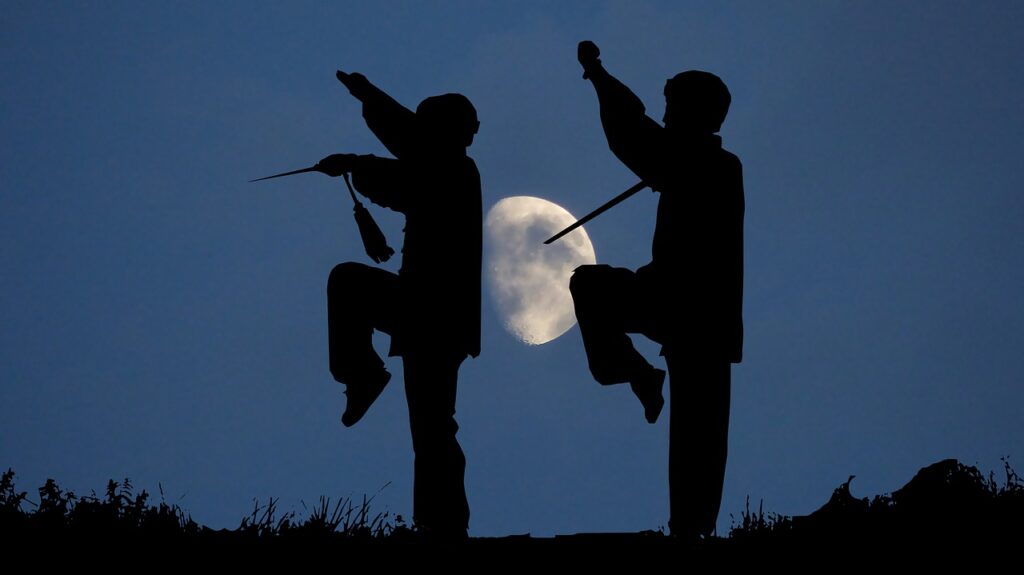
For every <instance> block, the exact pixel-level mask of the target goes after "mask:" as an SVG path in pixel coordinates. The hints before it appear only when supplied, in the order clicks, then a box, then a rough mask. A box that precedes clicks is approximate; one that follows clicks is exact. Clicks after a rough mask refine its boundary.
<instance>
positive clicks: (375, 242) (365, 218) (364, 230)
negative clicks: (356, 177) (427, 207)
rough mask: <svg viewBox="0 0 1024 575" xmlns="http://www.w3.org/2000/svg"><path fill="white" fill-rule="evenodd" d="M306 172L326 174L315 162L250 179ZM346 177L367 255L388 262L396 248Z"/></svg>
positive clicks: (346, 176)
mask: <svg viewBox="0 0 1024 575" xmlns="http://www.w3.org/2000/svg"><path fill="white" fill-rule="evenodd" d="M306 172H321V173H324V174H326V173H327V172H325V171H324V170H323V169H322V168H320V164H319V163H317V164H314V165H312V166H310V167H308V168H302V169H300V170H292V171H290V172H284V173H283V174H274V175H273V176H266V177H263V178H256V179H255V180H249V182H250V183H252V182H259V181H260V180H269V179H272V178H282V177H284V176H293V175H295V174H304V173H306ZM341 175H342V176H344V177H345V186H347V187H348V193H349V195H351V196H352V202H353V203H354V204H355V205H354V206H353V214H352V215H353V216H355V218H356V227H357V228H359V236H360V237H361V238H362V240H363V249H365V250H366V255H368V256H370V259H371V260H373V261H374V262H376V263H378V264H379V263H381V262H386V261H388V260H389V259H391V256H393V255H394V254H395V250H393V249H391V247H390V246H388V242H387V239H386V238H385V237H384V233H383V232H381V231H380V226H378V225H377V222H375V221H374V219H373V216H372V215H370V212H369V210H367V209H366V206H364V205H363V203H362V202H360V201H359V198H357V197H356V191H355V190H354V189H353V188H352V182H350V181H349V178H348V172H343V173H342V174H341Z"/></svg>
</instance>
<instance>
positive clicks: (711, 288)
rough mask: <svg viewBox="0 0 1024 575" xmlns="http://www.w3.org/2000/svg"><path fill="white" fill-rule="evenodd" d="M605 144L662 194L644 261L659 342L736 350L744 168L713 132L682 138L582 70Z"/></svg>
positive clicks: (611, 83) (733, 358)
mask: <svg viewBox="0 0 1024 575" xmlns="http://www.w3.org/2000/svg"><path fill="white" fill-rule="evenodd" d="M589 77H590V79H591V80H592V81H593V84H594V88H595V89H596V90H597V95H598V100H599V102H600V107H601V123H602V125H603V127H604V131H605V135H606V136H607V138H608V146H609V147H610V148H611V150H612V152H613V153H614V154H615V155H616V156H617V157H618V158H619V159H620V160H621V161H622V162H623V163H624V164H625V165H626V166H627V167H628V168H629V169H630V170H632V171H633V172H634V173H635V174H636V175H638V176H639V177H640V178H641V179H642V180H644V181H645V182H646V183H648V184H649V185H650V186H651V188H653V189H654V190H655V191H657V192H660V193H661V198H660V200H659V202H658V216H657V223H656V225H655V230H654V241H653V244H652V250H651V251H652V254H651V255H652V261H651V263H650V264H649V265H647V266H644V267H643V268H640V270H638V272H637V273H638V274H640V275H641V276H646V277H647V278H648V279H650V280H651V282H649V283H650V284H652V285H653V286H654V287H653V289H654V290H655V291H656V293H655V294H652V295H654V296H655V297H656V298H657V301H658V303H659V306H660V307H661V308H662V309H663V310H664V313H663V314H659V315H660V316H661V319H662V322H661V323H663V326H662V328H661V329H660V330H659V331H661V332H662V333H664V334H666V335H665V341H664V342H662V343H663V344H664V345H665V350H672V349H680V350H691V351H693V352H694V353H700V354H710V355H711V356H713V357H720V358H722V359H726V360H728V361H730V362H732V363H739V362H740V361H741V360H742V356H743V215H744V198H743V169H742V165H741V164H740V161H739V159H738V158H737V157H736V156H735V155H733V154H731V153H730V152H728V151H726V150H724V149H722V140H721V138H720V137H719V136H717V135H712V134H707V135H702V136H690V137H681V136H675V135H674V134H673V133H672V132H671V131H670V130H667V129H666V128H664V127H662V126H661V125H660V124H658V123H657V122H655V121H654V120H653V119H651V118H650V117H648V116H647V115H646V113H645V109H644V105H643V103H642V102H641V101H640V99H639V98H637V96H636V95H635V94H633V92H632V91H630V89H629V88H627V87H626V86H625V85H623V84H622V83H621V82H619V81H618V80H617V79H616V78H614V77H613V76H611V75H610V74H609V73H608V72H607V71H606V70H604V68H603V67H600V66H598V67H596V69H594V70H593V71H591V72H590V74H589Z"/></svg>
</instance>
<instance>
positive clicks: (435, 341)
mask: <svg viewBox="0 0 1024 575" xmlns="http://www.w3.org/2000/svg"><path fill="white" fill-rule="evenodd" d="M358 97H359V98H360V100H362V102H363V117H364V118H365V119H366V123H367V126H369V127H370V130H371V131H373V133H374V134H375V135H376V136H377V137H378V138H379V139H380V141H381V142H382V143H383V144H384V146H385V147H386V148H387V149H388V151H390V152H391V153H392V154H394V155H395V158H397V159H391V158H380V157H376V156H372V155H370V156H360V157H359V158H358V160H357V161H356V167H355V169H354V170H353V172H352V179H353V184H354V185H355V188H356V190H357V191H359V193H360V194H362V195H364V196H366V197H367V198H369V199H370V201H372V202H373V203H375V204H378V205H381V206H384V207H386V208H390V209H392V210H395V211H397V212H401V213H403V214H405V241H404V245H403V247H402V265H401V269H400V270H399V277H400V282H399V283H400V290H401V301H399V302H396V305H397V306H398V309H399V312H400V316H399V317H400V321H399V328H398V333H395V334H392V345H391V355H408V354H409V353H410V352H413V353H420V352H422V353H431V354H448V353H453V354H455V355H457V356H458V357H465V355H470V356H473V357H476V356H477V355H479V353H480V266H481V245H482V239H483V216H482V213H483V206H482V199H481V191H480V174H479V172H478V171H477V168H476V164H475V163H474V162H473V160H472V159H471V158H469V157H468V156H466V155H465V153H461V154H458V153H455V154H451V153H446V154H438V153H433V152H432V149H431V147H430V141H429V134H419V133H417V127H416V126H417V123H416V121H415V114H414V113H413V112H412V111H411V110H409V109H408V108H405V107H404V106H402V105H401V104H399V103H398V102H396V101H395V100H394V99H392V98H391V97H390V96H388V95H387V94H385V93H384V92H383V91H381V90H379V89H377V88H376V87H373V86H369V87H368V89H367V90H364V91H363V93H361V94H359V95H358Z"/></svg>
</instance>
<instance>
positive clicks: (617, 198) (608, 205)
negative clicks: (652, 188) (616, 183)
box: [544, 182, 647, 245]
mask: <svg viewBox="0 0 1024 575" xmlns="http://www.w3.org/2000/svg"><path fill="white" fill-rule="evenodd" d="M646 187H647V182H637V183H636V184H633V186H632V187H631V188H629V189H628V190H626V191H625V192H622V193H621V194H619V195H617V196H615V197H614V198H612V199H610V200H608V201H607V202H605V204H604V205H603V206H601V207H599V208H597V209H596V210H594V211H592V212H590V213H589V214H587V215H585V216H583V217H582V218H580V219H578V220H576V221H575V222H573V224H572V225H570V226H569V227H567V228H565V229H564V230H562V231H560V232H558V233H557V234H555V235H553V236H551V237H550V238H548V239H546V240H544V245H548V244H550V243H552V242H554V241H557V240H558V239H559V238H561V237H562V236H564V235H565V234H567V233H569V232H571V231H573V230H575V229H576V228H578V227H580V226H582V225H583V224H585V223H587V222H589V221H590V220H592V219H594V218H596V217H597V216H600V215H601V214H603V213H605V212H606V211H608V209H609V208H612V207H614V206H615V205H617V204H618V203H619V202H621V201H622V200H625V199H626V198H628V197H629V196H632V195H633V194H635V193H637V192H639V191H640V190H642V189H644V188H646Z"/></svg>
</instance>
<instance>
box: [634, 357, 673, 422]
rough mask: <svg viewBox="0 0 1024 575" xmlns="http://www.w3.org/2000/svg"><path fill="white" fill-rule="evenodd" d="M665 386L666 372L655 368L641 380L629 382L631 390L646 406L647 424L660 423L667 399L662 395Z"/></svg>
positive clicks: (645, 416)
mask: <svg viewBox="0 0 1024 575" xmlns="http://www.w3.org/2000/svg"><path fill="white" fill-rule="evenodd" d="M664 386H665V370H663V369H657V368H654V367H652V368H651V369H650V370H649V371H647V372H646V373H645V374H644V375H643V376H642V377H641V378H639V379H637V380H635V381H631V382H629V388H630V389H632V390H633V393H634V394H635V395H636V397H637V399H639V400H640V403H641V404H642V405H643V406H644V418H646V419H647V423H654V422H655V421H658V416H659V415H661V410H662V408H663V407H665V398H664V397H663V396H662V394H661V390H662V388H663V387H664Z"/></svg>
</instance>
